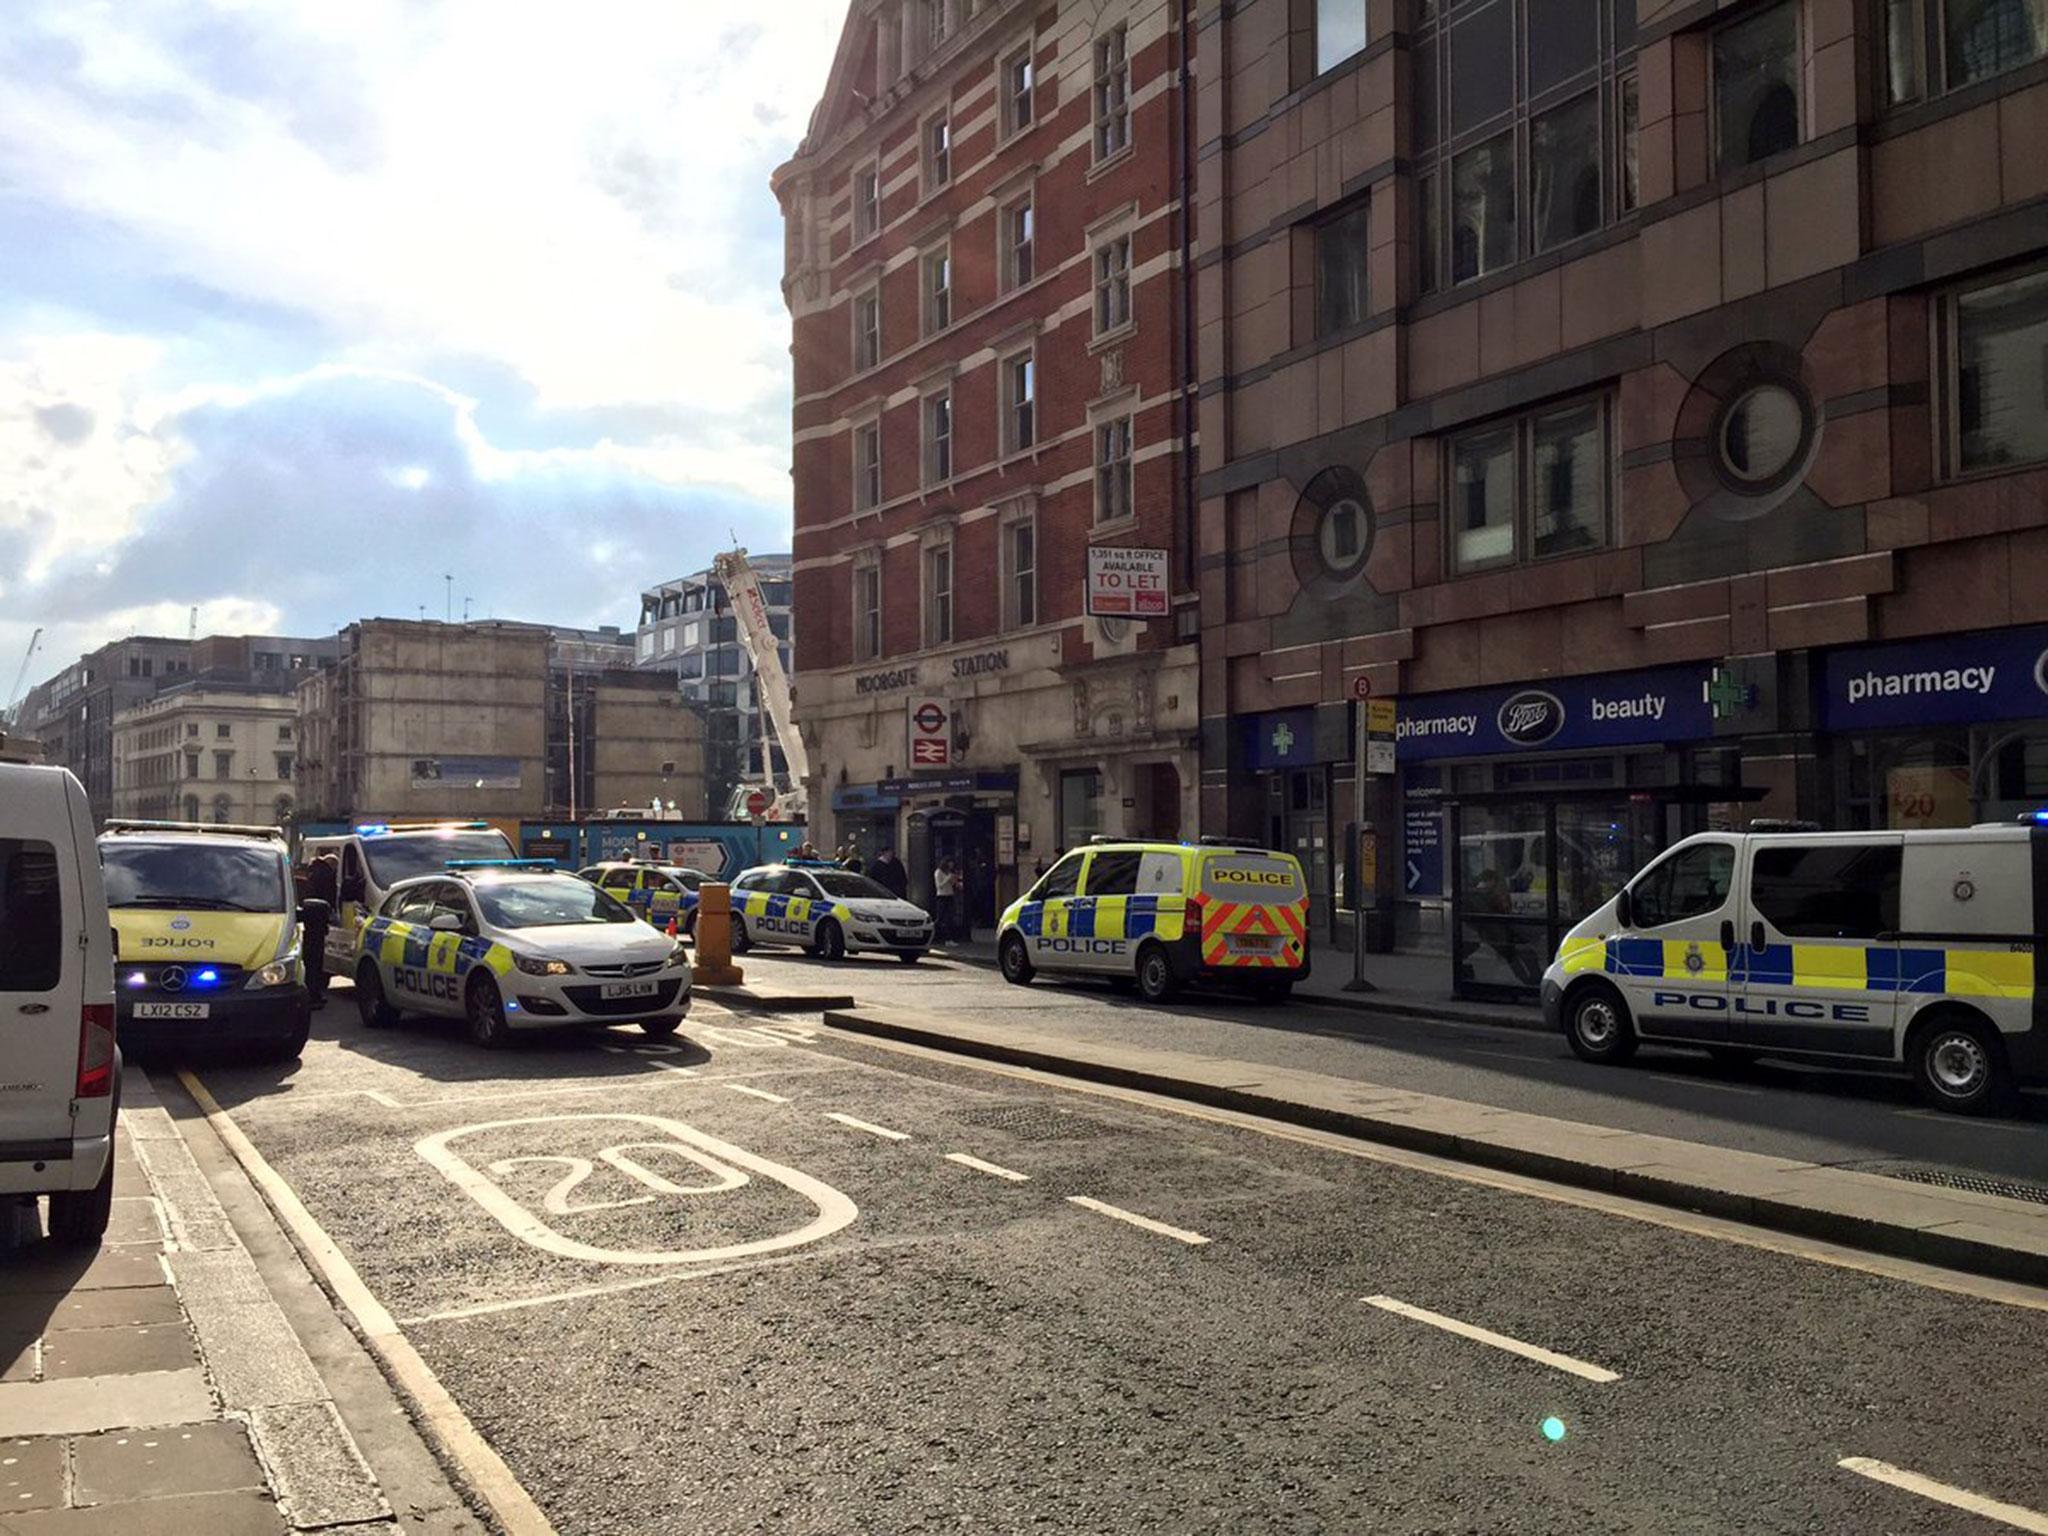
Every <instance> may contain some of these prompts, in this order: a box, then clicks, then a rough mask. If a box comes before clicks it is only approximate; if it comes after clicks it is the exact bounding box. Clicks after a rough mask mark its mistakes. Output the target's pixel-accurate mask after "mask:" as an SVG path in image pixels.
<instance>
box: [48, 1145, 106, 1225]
mask: <svg viewBox="0 0 2048 1536" xmlns="http://www.w3.org/2000/svg"><path fill="white" fill-rule="evenodd" d="M113 1214H114V1154H113V1152H112V1151H111V1150H110V1151H109V1152H108V1153H107V1170H106V1172H105V1173H102V1174H101V1175H100V1181H99V1183H97V1184H95V1185H93V1187H92V1188H91V1189H65V1190H59V1191H58V1192H57V1193H55V1194H53V1195H51V1196H50V1236H51V1237H53V1238H55V1239H56V1240H57V1241H58V1242H60V1243H78V1244H86V1243H90V1244H92V1245H94V1246H95V1247H97V1246H98V1244H99V1241H100V1239H101V1238H103V1237H105V1236H106V1235H107V1222H108V1220H109V1219H110V1218H111V1217H112V1216H113Z"/></svg>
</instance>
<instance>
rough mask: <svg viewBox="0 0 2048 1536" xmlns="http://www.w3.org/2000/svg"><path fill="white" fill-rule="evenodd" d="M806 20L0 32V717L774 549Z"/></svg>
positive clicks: (112, 2) (152, 3)
mask: <svg viewBox="0 0 2048 1536" xmlns="http://www.w3.org/2000/svg"><path fill="white" fill-rule="evenodd" d="M845 10H846V0H739V3H733V0H577V3H574V4H565V3H563V0H346V3H345V4H336V3H333V0H4V3H0V688H6V687H8V686H9V685H11V683H12V681H13V678H14V674H15V670H16V668H17V667H18V666H19V665H20V663H21V659H22V656H23V654H24V651H25V648H26V647H27V645H28V640H29V634H30V632H31V630H32V629H33V628H34V627H36V626H38V625H41V626H44V627H45V629H46V631H47V632H46V634H45V636H44V643H43V647H42V648H41V649H39V650H38V652H37V654H36V659H35V662H34V664H33V665H32V666H31V668H30V670H29V673H28V678H27V681H28V682H30V683H33V682H35V681H37V680H39V679H41V678H42V677H45V676H47V675H49V674H51V673H53V672H56V671H58V670H60V669H61V668H62V667H64V666H66V665H68V664H69V663H70V662H71V661H72V660H73V659H75V658H76V657H77V656H78V655H79V654H80V653H81V652H83V651H86V650H89V649H90V648H92V647H93V646H96V645H98V644H101V643H102V642H104V641H107V640H111V639H117V638H120V637H121V636H124V635H130V634H149V633H155V634H171V635H182V634H184V633H185V632H186V628H187V625H188V622H189V620H190V611H191V609H192V608H193V607H194V606H197V607H198V609H199V619H198V624H199V632H200V633H201V634H239V633H282V634H306V635H316V634H331V633H333V632H334V631H335V629H337V628H338V627H339V626H341V625H343V624H346V623H349V622H351V621H353V620H355V619H358V618H363V617H371V616H391V617H400V618H413V617H417V616H418V615H419V614H420V611H421V610H422V609H424V610H425V612H426V615H427V616H428V617H432V618H438V617H440V616H442V614H443V612H444V607H445V606H448V605H449V599H450V597H451V595H452V608H453V610H454V611H455V612H456V613H457V614H458V615H459V614H460V612H461V610H462V608H463V605H464V603H465V601H467V602H468V605H469V611H470V612H471V613H472V614H474V615H482V616H495V617H499V618H517V619H528V620H536V621H541V622H549V623H560V624H576V625H587V626H596V625H599V624H607V623H611V624H619V625H621V626H624V627H627V628H630V627H631V626H632V625H633V624H634V623H636V622H637V620H638V617H639V612H638V606H639V605H638V594H639V592H640V589H641V588H642V586H644V585H651V584H652V583H655V582H658V581H662V580H666V579H668V578H671V577H674V576H679V575H682V574H684V573H686V572H688V571H692V570H697V569H701V568H702V567H704V566H705V565H707V564H709V562H710V558H711V556H712V555H713V554H715V553H716V552H717V551H718V550H720V549H722V548H726V547H729V546H730V543H731V541H732V539H733V538H734V537H735V536H736V537H737V538H738V539H739V541H740V542H741V543H743V544H746V545H747V546H749V547H750V548H753V549H755V550H769V549H787V548H788V547H789V522H790V505H789V504H790V481H789V473H788V466H789V355H788V348H789V319H788V313H787V311H786V310H785V309H784V307H783V302H782V294H781V275H782V223H781V215H780V212H779V210H778V209H777V207H776V203H775V199H774V197H773V195H772V194H771V193H770V191H769V188H768V177H769V174H770V172H771V171H772V170H773V169H774V168H775V166H776V165H778V164H779V163H781V162H782V161H783V160H784V159H786V158H787V157H788V155H789V154H790V152H791V151H792V150H793V149H794V148H795V146H796V143H797V141H798V139H799V138H800V137H801V136H802V134H803V130H804V126H805V123H806V121H807V120H808V118H809V116H810V112H811V109H812V107H813V106H814V105H815V103H816V101H817V99H818V96H819V94H820V92H821V91H822V90H823V87H824V80H825V75H826V71H827V70H828V69H829V67H830V64H831V53H832V48H833V46H834V44H835V42H836V39H837V33H838V29H839V25H840V22H841V20H842V18H843V16H844V14H845ZM446 576H453V578H454V580H453V582H452V583H450V582H448V581H446V580H444V577H446ZM6 702H8V701H7V700H5V699H0V706H4V705H5V703H6Z"/></svg>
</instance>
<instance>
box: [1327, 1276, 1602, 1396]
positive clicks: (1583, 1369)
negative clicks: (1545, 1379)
mask: <svg viewBox="0 0 2048 1536" xmlns="http://www.w3.org/2000/svg"><path fill="white" fill-rule="evenodd" d="M1365 1304H1366V1305H1367V1306H1369V1307H1378V1308H1379V1309H1380V1310H1381V1311H1382V1312H1392V1313H1393V1314H1395V1315H1396V1316H1397V1317H1405V1318H1410V1319H1412V1320H1413V1321H1415V1322H1418V1323H1427V1324H1429V1326H1430V1327H1432V1328H1441V1329H1443V1330H1444V1332H1446V1333H1455V1334H1457V1335H1458V1336H1459V1337H1460V1338H1464V1339H1473V1340H1475V1341H1477V1342H1478V1343H1481V1344H1491V1345H1492V1346H1493V1347H1494V1348H1495V1349H1504V1350H1506V1351H1507V1352H1508V1353H1509V1354H1511V1355H1520V1356H1521V1357H1522V1358H1523V1359H1524V1360H1534V1361H1535V1362H1536V1363H1537V1364H1539V1365H1547V1366H1549V1367H1551V1368H1552V1369H1553V1370H1559V1371H1567V1372H1569V1373H1570V1374H1572V1375H1574V1376H1580V1377H1584V1378H1585V1379H1586V1380H1587V1381H1619V1380H1621V1377H1620V1375H1619V1374H1618V1373H1616V1372H1614V1371H1610V1370H1608V1369H1607V1367H1605V1366H1604V1365H1590V1364H1588V1363H1587V1362H1586V1361H1584V1360H1574V1359H1573V1358H1572V1357H1571V1356H1570V1355H1560V1354H1558V1353H1557V1351H1555V1350H1551V1349H1545V1348H1543V1347H1542V1346H1541V1345H1540V1344H1524V1343H1523V1342H1522V1341H1521V1340H1520V1339H1511V1338H1509V1337H1508V1336H1507V1335H1506V1334H1504V1333H1495V1332H1494V1331H1493V1330H1492V1329H1491V1328H1481V1327H1479V1326H1478V1325H1477V1324H1474V1323H1461V1322H1459V1321H1458V1319H1457V1318H1455V1317H1445V1316H1444V1315H1443V1313H1441V1312H1431V1311H1429V1310H1427V1309H1426V1308H1423V1307H1414V1306H1410V1305H1409V1304H1408V1303H1407V1302H1405V1301H1398V1300H1396V1299H1395V1298H1394V1297H1392V1296H1368V1297H1366V1298H1365Z"/></svg>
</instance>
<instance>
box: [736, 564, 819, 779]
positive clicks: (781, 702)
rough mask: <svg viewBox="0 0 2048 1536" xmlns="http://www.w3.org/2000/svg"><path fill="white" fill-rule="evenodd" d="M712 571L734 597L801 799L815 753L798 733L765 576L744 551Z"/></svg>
mask: <svg viewBox="0 0 2048 1536" xmlns="http://www.w3.org/2000/svg"><path fill="white" fill-rule="evenodd" d="M711 572H712V574H713V575H714V576H716V577H717V578H718V581H719V585H721V586H723V587H724V588H725V593H726V596H727V597H729V598H731V599H732V611H733V615H734V617H735V618H736V619H737V620H738V631H739V638H740V644H742V645H744V646H745V647H746V648H747V657H748V659H749V660H750V661H752V662H753V664H754V692H755V693H756V695H757V696H758V697H759V699H760V701H761V712H762V713H763V714H764V715H766V716H767V717H768V723H769V725H770V726H771V727H773V729H774V732H775V740H776V743H777V744H778V745H779V746H780V747H781V748H782V756H783V760H784V761H786V762H787V763H788V764H789V780H790V794H791V797H792V798H794V799H796V800H797V801H798V802H799V803H801V801H802V799H803V797H804V795H805V789H804V785H805V781H806V780H807V779H809V778H810V776H811V760H810V754H809V753H807V752H806V751H805V750H804V743H803V738H802V737H801V736H800V735H798V734H797V728H796V720H795V717H794V714H793V709H792V699H791V696H790V691H789V674H788V673H787V672H785V671H783V670H782V652H781V650H780V648H779V647H778V646H777V645H776V643H775V629H774V626H773V625H771V624H770V623H769V622H768V603H767V600H766V599H765V598H763V597H762V596H761V582H760V578H759V577H757V576H756V575H755V574H754V567H753V566H752V565H751V564H750V563H749V562H748V560H747V552H746V551H745V550H744V549H735V550H733V551H732V552H731V553H730V554H724V555H720V556H719V557H718V558H717V559H715V560H713V561H712V562H711ZM763 766H764V767H765V766H767V765H765V764H764V765H763ZM769 777H771V778H772V777H773V774H772V773H771V774H770V775H769Z"/></svg>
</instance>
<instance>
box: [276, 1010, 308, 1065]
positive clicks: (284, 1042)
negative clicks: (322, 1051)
mask: <svg viewBox="0 0 2048 1536" xmlns="http://www.w3.org/2000/svg"><path fill="white" fill-rule="evenodd" d="M312 1035H313V1025H312V1021H311V1020H308V1021H307V1022H306V1023H304V1024H301V1025H300V1026H299V1027H298V1028H297V1029H295V1030H293V1031H292V1032H291V1033H290V1034H288V1035H280V1036H279V1037H278V1038H277V1039H276V1040H275V1041H273V1042H272V1043H271V1047H270V1059H271V1060H272V1061H297V1060H298V1059H299V1057H300V1056H301V1055H303V1054H304V1053H305V1049H306V1042H307V1041H308V1040H309V1039H311V1038H312Z"/></svg>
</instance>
